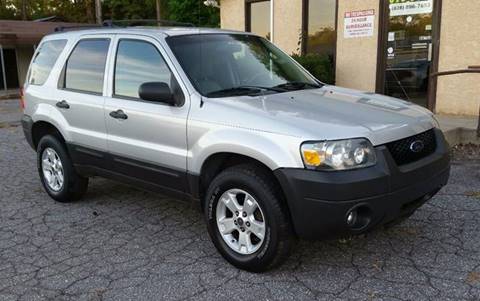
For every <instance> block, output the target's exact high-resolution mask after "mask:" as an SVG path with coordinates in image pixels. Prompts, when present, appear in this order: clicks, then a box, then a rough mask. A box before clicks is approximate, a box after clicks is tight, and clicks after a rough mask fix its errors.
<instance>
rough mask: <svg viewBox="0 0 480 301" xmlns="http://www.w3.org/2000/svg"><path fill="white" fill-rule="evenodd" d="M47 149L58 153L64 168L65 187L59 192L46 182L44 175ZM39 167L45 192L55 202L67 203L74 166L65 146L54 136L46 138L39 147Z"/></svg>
mask: <svg viewBox="0 0 480 301" xmlns="http://www.w3.org/2000/svg"><path fill="white" fill-rule="evenodd" d="M46 148H52V149H53V150H55V152H56V153H57V155H58V157H59V158H60V161H61V162H62V167H63V177H64V178H63V186H62V188H61V189H60V190H59V191H55V190H53V189H51V188H50V186H48V184H47V183H46V180H45V176H44V175H43V169H42V154H43V152H44V151H45V149H46ZM37 167H38V173H39V175H40V180H41V182H42V185H43V187H44V188H45V191H46V192H47V193H48V194H49V195H50V196H51V197H52V198H53V199H55V200H57V201H61V202H65V201H67V200H66V199H67V198H68V190H69V189H68V188H69V185H70V183H71V180H72V165H71V161H70V158H69V156H68V154H67V151H66V150H65V147H64V146H63V144H62V143H61V142H60V141H58V139H56V138H55V137H54V136H51V135H47V136H44V137H43V138H42V139H41V140H40V142H39V143H38V146H37Z"/></svg>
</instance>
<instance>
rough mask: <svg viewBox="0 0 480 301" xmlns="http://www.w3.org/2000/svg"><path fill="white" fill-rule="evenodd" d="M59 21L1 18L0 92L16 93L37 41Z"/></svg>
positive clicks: (50, 31) (59, 24)
mask: <svg viewBox="0 0 480 301" xmlns="http://www.w3.org/2000/svg"><path fill="white" fill-rule="evenodd" d="M72 25H78V24H72V23H62V22H41V21H40V22H37V21H10V20H0V96H1V95H7V96H8V95H16V94H18V89H19V88H20V87H22V86H23V83H24V81H25V78H26V76H27V71H28V66H29V65H30V60H31V59H32V55H33V53H34V51H35V48H36V46H37V44H38V43H39V42H40V40H41V39H42V38H43V36H45V35H46V34H49V33H52V32H54V30H55V28H56V27H61V26H72Z"/></svg>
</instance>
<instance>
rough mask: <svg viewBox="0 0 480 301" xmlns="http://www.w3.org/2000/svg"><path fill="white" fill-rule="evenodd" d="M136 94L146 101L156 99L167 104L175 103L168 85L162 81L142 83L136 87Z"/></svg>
mask: <svg viewBox="0 0 480 301" xmlns="http://www.w3.org/2000/svg"><path fill="white" fill-rule="evenodd" d="M138 96H140V98H141V99H143V100H146V101H158V102H163V103H166V104H168V105H172V106H174V105H176V101H175V98H174V97H173V93H172V91H171V90H170V87H169V86H168V85H167V84H166V83H164V82H148V83H143V84H141V85H140V88H138Z"/></svg>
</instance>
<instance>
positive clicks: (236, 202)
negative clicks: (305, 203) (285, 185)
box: [205, 165, 293, 272]
mask: <svg viewBox="0 0 480 301" xmlns="http://www.w3.org/2000/svg"><path fill="white" fill-rule="evenodd" d="M277 186H278V185H276V182H274V180H273V176H272V175H270V174H269V173H268V172H267V171H266V170H264V169H262V168H260V167H255V166H250V165H241V166H235V167H232V168H229V169H227V170H225V171H223V172H222V173H220V174H219V175H218V176H217V177H216V178H215V179H214V180H213V181H212V183H211V185H210V187H209V189H208V191H207V195H206V200H207V204H206V206H205V215H206V219H207V227H208V232H209V234H210V237H211V239H212V241H213V243H214V245H215V247H216V248H217V249H218V251H219V252H220V254H221V255H222V256H223V257H224V258H225V259H226V260H227V261H229V262H230V263H231V264H233V265H234V266H236V267H238V268H241V269H244V270H248V271H253V272H261V271H265V270H267V269H270V268H272V267H274V266H277V265H279V264H280V263H282V262H283V261H284V260H285V259H286V258H287V256H288V254H289V251H290V248H291V244H292V240H293V234H292V230H291V225H290V219H289V215H288V211H287V208H286V207H285V205H284V202H283V199H282V195H281V194H280V193H279V189H278V187H277Z"/></svg>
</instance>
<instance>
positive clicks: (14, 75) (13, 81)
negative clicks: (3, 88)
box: [3, 49, 19, 89]
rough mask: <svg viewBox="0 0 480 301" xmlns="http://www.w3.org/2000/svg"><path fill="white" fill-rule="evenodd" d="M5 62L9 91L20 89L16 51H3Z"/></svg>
mask: <svg viewBox="0 0 480 301" xmlns="http://www.w3.org/2000/svg"><path fill="white" fill-rule="evenodd" d="M3 62H4V63H5V77H6V80H7V89H18V87H19V84H18V69H17V54H16V53H15V49H3Z"/></svg>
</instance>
